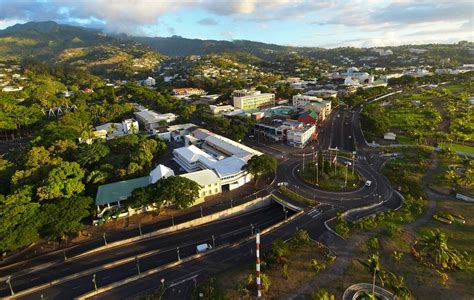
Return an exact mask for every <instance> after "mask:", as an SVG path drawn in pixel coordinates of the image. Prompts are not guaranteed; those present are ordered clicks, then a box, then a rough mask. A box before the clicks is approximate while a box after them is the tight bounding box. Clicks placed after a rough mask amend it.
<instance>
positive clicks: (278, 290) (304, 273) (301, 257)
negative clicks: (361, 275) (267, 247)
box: [217, 242, 329, 299]
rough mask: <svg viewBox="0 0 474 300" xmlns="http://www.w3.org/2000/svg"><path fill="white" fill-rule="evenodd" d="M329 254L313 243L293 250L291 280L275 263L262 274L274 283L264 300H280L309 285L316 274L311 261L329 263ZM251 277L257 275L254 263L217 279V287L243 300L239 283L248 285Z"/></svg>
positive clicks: (289, 259)
mask: <svg viewBox="0 0 474 300" xmlns="http://www.w3.org/2000/svg"><path fill="white" fill-rule="evenodd" d="M326 253H327V250H326V248H324V247H321V246H320V245H319V244H318V243H315V242H311V243H310V244H309V245H305V246H302V247H300V248H297V249H292V250H290V254H289V255H288V256H287V257H286V259H287V265H288V278H287V279H286V278H285V277H284V275H283V271H282V265H281V264H279V263H274V264H273V265H272V266H270V267H268V269H267V270H263V273H265V274H266V275H267V276H268V277H269V278H270V281H271V285H270V289H269V290H268V292H262V294H263V297H264V298H265V299H278V298H281V297H284V296H289V295H291V291H292V290H294V289H296V288H298V287H299V286H302V285H303V284H304V283H306V282H309V281H310V280H312V279H313V278H314V277H316V276H317V273H316V272H315V271H314V270H312V269H311V268H310V267H309V262H310V260H311V259H317V260H318V261H319V262H324V263H325V264H326V265H328V264H329V263H328V262H326V261H325V256H326ZM249 274H255V263H253V262H252V263H249V264H247V265H246V266H241V267H238V268H233V269H230V270H228V271H226V272H224V273H222V274H219V275H218V276H217V278H218V284H219V286H220V287H221V289H222V290H223V292H224V294H225V295H226V296H227V297H228V298H229V299H242V296H241V294H240V293H239V289H238V286H239V283H242V282H245V281H246V278H247V277H248V275H249ZM250 292H251V297H250V299H253V298H254V291H250Z"/></svg>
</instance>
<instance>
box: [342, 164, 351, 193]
mask: <svg viewBox="0 0 474 300" xmlns="http://www.w3.org/2000/svg"><path fill="white" fill-rule="evenodd" d="M350 165H351V163H350V162H346V179H345V180H344V187H346V186H347V170H348V169H349V166H350Z"/></svg>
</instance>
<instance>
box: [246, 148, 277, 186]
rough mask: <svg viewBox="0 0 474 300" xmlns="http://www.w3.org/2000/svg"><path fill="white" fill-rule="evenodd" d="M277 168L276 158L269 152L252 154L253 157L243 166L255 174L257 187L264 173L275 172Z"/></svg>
mask: <svg viewBox="0 0 474 300" xmlns="http://www.w3.org/2000/svg"><path fill="white" fill-rule="evenodd" d="M276 168H277V161H276V159H274V158H273V157H271V156H269V155H267V154H262V155H254V156H252V158H250V159H249V160H248V161H247V164H245V165H244V166H243V167H242V170H244V171H247V172H249V173H250V174H252V175H253V176H254V178H255V187H256V186H257V181H258V179H259V178H260V177H261V176H262V175H264V174H267V173H270V172H275V171H276Z"/></svg>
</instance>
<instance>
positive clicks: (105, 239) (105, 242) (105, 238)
mask: <svg viewBox="0 0 474 300" xmlns="http://www.w3.org/2000/svg"><path fill="white" fill-rule="evenodd" d="M102 237H103V238H104V244H105V246H107V237H106V236H105V232H104V234H103V235H102Z"/></svg>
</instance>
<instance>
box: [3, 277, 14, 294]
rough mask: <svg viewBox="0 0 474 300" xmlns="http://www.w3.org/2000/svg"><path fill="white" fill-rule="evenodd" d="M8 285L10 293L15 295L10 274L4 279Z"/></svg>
mask: <svg viewBox="0 0 474 300" xmlns="http://www.w3.org/2000/svg"><path fill="white" fill-rule="evenodd" d="M5 282H6V283H7V284H8V286H9V287H10V294H11V295H12V296H13V295H15V292H14V291H13V288H12V277H11V276H8V277H7V280H6V281H5Z"/></svg>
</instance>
